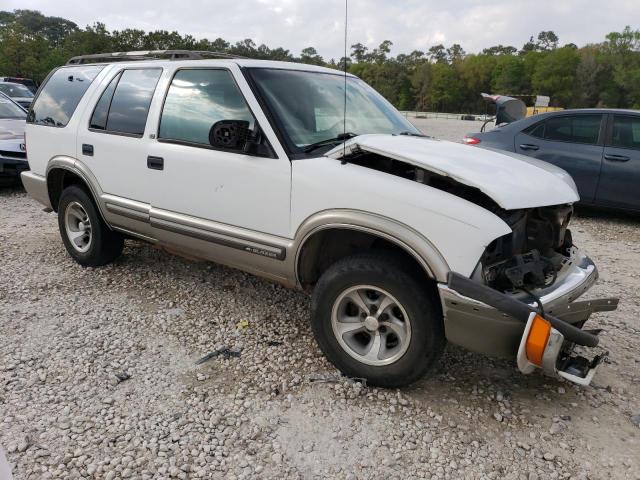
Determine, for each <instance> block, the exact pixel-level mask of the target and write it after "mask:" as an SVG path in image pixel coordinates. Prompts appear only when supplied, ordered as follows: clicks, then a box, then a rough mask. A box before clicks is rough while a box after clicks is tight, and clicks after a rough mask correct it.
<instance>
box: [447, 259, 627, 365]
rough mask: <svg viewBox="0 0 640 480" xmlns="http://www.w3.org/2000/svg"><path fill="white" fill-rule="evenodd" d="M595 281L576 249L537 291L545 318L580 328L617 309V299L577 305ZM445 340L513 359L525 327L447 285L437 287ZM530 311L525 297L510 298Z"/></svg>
mask: <svg viewBox="0 0 640 480" xmlns="http://www.w3.org/2000/svg"><path fill="white" fill-rule="evenodd" d="M597 279H598V270H597V269H596V267H595V265H594V263H593V262H592V261H591V259H590V258H589V257H587V256H586V255H585V254H584V253H582V252H581V251H580V250H578V249H577V248H574V249H573V250H572V252H571V257H570V258H569V260H568V261H566V262H565V263H564V265H563V266H562V268H561V269H560V271H559V272H558V277H557V279H556V281H555V282H554V284H553V285H551V286H550V287H547V288H545V289H538V290H537V291H534V292H533V293H534V294H536V296H538V297H539V298H540V300H541V302H542V304H543V306H544V310H545V313H546V314H549V315H553V316H555V317H557V318H559V319H561V320H564V321H565V322H568V323H571V324H574V325H577V326H579V327H581V326H582V324H583V323H584V322H585V321H586V320H587V319H588V318H589V316H590V315H591V314H592V313H594V312H599V311H610V310H615V309H616V308H617V305H618V302H617V300H616V299H599V300H590V301H581V302H576V301H575V300H576V299H577V298H578V297H579V296H580V295H582V294H583V293H584V292H586V291H587V290H589V289H590V288H591V287H592V286H593V284H594V283H595V282H596V280H597ZM438 288H439V290H440V299H441V302H442V310H443V313H444V326H445V335H446V337H447V340H448V341H450V342H451V343H454V344H456V345H460V346H462V347H464V348H467V349H469V350H473V351H476V352H479V353H483V354H486V355H492V356H499V357H506V358H515V357H516V355H517V353H518V347H519V344H520V341H521V339H522V335H523V332H524V329H525V325H524V324H523V323H522V321H519V320H517V319H515V318H513V317H511V316H509V315H507V314H504V313H502V312H500V311H498V310H496V309H495V308H493V307H491V306H489V305H486V304H485V303H483V302H480V301H478V300H475V299H472V298H468V297H465V296H464V295H461V294H460V293H458V292H457V291H455V290H453V289H451V288H450V287H449V286H448V285H447V284H439V285H438ZM513 296H514V297H515V298H517V299H518V300H521V301H523V302H525V303H528V304H529V305H531V306H532V307H535V306H536V304H535V302H533V299H532V298H530V297H528V295H522V294H521V295H513Z"/></svg>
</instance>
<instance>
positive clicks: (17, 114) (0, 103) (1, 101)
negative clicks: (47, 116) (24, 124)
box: [0, 94, 27, 118]
mask: <svg viewBox="0 0 640 480" xmlns="http://www.w3.org/2000/svg"><path fill="white" fill-rule="evenodd" d="M0 118H27V114H26V113H25V111H24V110H22V109H21V108H20V107H19V106H17V105H16V104H15V103H13V102H12V101H11V100H9V99H8V98H7V97H5V96H4V95H2V94H0Z"/></svg>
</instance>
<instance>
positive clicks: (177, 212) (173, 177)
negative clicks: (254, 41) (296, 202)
mask: <svg viewBox="0 0 640 480" xmlns="http://www.w3.org/2000/svg"><path fill="white" fill-rule="evenodd" d="M236 75H237V77H236V76H234V74H233V73H232V71H231V70H229V69H226V68H204V67H203V68H184V69H178V70H177V71H176V72H175V74H174V76H173V79H172V80H171V83H170V85H169V88H168V91H167V93H166V98H165V101H164V105H163V107H162V111H161V112H160V116H159V119H158V128H157V131H158V135H157V136H158V138H157V141H154V142H153V143H152V144H150V148H149V151H148V155H149V158H150V159H152V160H153V161H155V162H156V163H161V166H157V167H156V168H153V169H152V170H151V171H152V178H151V184H152V185H153V192H154V193H153V198H152V201H151V203H152V208H151V224H152V226H153V227H154V228H156V229H157V237H158V238H159V239H161V240H163V241H164V242H166V243H173V244H177V245H178V246H184V245H189V246H190V247H192V249H194V250H197V253H198V254H200V255H203V254H204V256H206V257H209V258H211V259H214V260H216V261H219V262H221V263H228V264H233V265H234V266H243V265H242V264H246V265H251V264H254V265H255V264H256V263H258V262H256V260H255V258H253V259H251V258H250V259H247V258H244V259H243V258H242V257H246V255H245V254H251V255H260V256H263V257H265V258H269V259H277V260H283V259H284V256H285V253H286V252H285V248H284V247H283V245H284V244H286V243H287V238H286V237H288V236H289V235H290V232H289V213H290V192H291V163H290V161H289V159H288V158H287V157H286V156H285V155H283V153H282V149H280V148H279V146H278V148H274V146H277V145H275V142H276V140H275V135H274V134H273V131H272V130H271V128H270V126H269V125H268V123H267V120H266V118H265V117H264V115H262V114H261V112H260V110H259V106H258V104H257V102H256V101H255V99H253V97H252V96H251V92H250V90H249V87H248V85H247V84H246V82H244V79H243V78H242V77H241V73H240V71H239V70H237V71H236ZM239 85H242V86H243V89H241V87H240V86H239ZM243 90H244V93H243ZM247 97H249V98H250V99H251V100H250V102H248V101H247ZM250 105H251V107H250ZM256 111H257V113H258V116H256V115H255V114H254V112H256ZM222 121H236V122H237V123H244V125H246V126H248V128H249V129H250V131H251V132H256V131H257V129H258V128H260V129H261V131H263V132H264V133H265V135H264V136H263V145H262V146H264V147H266V148H264V149H262V150H261V152H260V153H251V152H249V151H245V150H243V149H242V145H239V146H238V147H236V146H230V147H229V148H226V147H223V146H220V144H219V143H218V144H217V143H216V142H215V141H214V137H215V134H216V133H215V132H216V131H217V132H219V131H220V130H216V129H215V128H213V127H214V125H216V124H217V125H218V126H219V125H220V123H219V122H222ZM245 133H246V132H245Z"/></svg>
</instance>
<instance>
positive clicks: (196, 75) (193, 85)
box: [159, 69, 254, 146]
mask: <svg viewBox="0 0 640 480" xmlns="http://www.w3.org/2000/svg"><path fill="white" fill-rule="evenodd" d="M220 120H246V121H248V122H249V128H251V129H253V128H254V118H253V115H252V113H251V111H250V110H249V107H248V106H247V103H246V101H245V99H244V97H243V96H242V93H241V92H240V89H239V88H238V86H237V85H236V82H235V80H234V78H233V76H232V75H231V72H229V71H227V70H222V69H220V70H216V69H189V70H179V71H178V72H177V73H176V75H175V77H174V78H173V81H172V82H171V86H170V87H169V91H168V92H167V98H166V99H165V102H164V108H163V110H162V117H161V119H160V132H159V138H162V139H166V140H176V141H180V142H186V143H195V144H201V145H207V146H208V145H209V130H211V127H212V126H213V124H214V123H216V122H218V121H220Z"/></svg>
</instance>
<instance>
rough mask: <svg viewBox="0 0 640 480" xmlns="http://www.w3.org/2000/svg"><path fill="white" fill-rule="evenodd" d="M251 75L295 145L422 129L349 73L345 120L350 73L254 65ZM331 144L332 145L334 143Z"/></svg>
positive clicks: (298, 147) (296, 148)
mask: <svg viewBox="0 0 640 480" xmlns="http://www.w3.org/2000/svg"><path fill="white" fill-rule="evenodd" d="M250 75H251V77H252V79H253V80H254V83H255V84H256V86H257V88H258V90H259V93H260V95H261V96H262V97H263V99H264V100H265V101H266V103H267V107H268V108H269V110H270V111H271V114H272V115H273V116H274V117H275V121H276V124H277V126H278V127H279V129H280V130H281V132H282V134H283V136H284V137H285V140H286V141H287V143H288V146H289V149H290V150H293V151H296V152H301V151H303V150H304V147H307V146H308V145H312V144H316V143H318V142H322V141H325V140H331V139H336V141H342V140H338V139H337V137H338V136H340V135H341V134H342V133H344V131H345V130H346V132H347V133H353V134H356V135H362V134H365V133H388V134H399V133H403V132H409V133H412V134H420V132H419V131H418V130H417V129H416V128H415V127H414V126H413V125H411V123H409V121H408V120H406V119H405V118H404V117H403V116H402V115H400V113H399V112H398V111H397V110H396V109H395V108H394V107H393V106H392V105H391V104H390V103H389V102H387V101H386V100H385V99H384V98H383V97H382V96H381V95H380V94H378V93H377V92H376V91H375V90H374V89H373V88H371V87H370V86H368V85H367V84H366V83H365V82H363V81H362V80H360V79H358V78H355V77H348V78H347V116H346V127H345V125H344V83H345V82H344V75H341V74H330V73H319V72H302V71H295V70H277V69H268V68H254V69H251V71H250ZM329 147H331V145H329Z"/></svg>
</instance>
